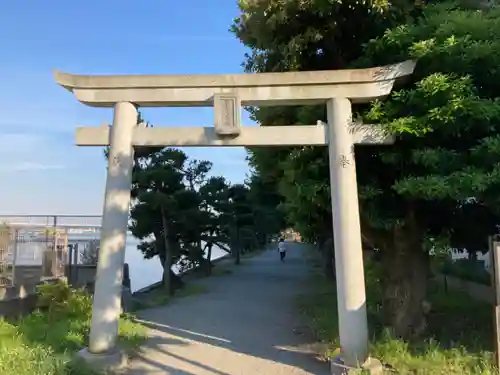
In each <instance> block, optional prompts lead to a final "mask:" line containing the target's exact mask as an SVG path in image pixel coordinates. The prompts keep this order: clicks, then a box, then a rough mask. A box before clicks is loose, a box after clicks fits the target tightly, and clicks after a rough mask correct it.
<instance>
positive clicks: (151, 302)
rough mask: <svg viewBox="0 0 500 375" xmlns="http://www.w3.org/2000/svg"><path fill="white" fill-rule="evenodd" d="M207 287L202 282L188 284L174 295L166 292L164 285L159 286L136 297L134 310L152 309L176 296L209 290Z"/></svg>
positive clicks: (187, 295) (182, 296)
mask: <svg viewBox="0 0 500 375" xmlns="http://www.w3.org/2000/svg"><path fill="white" fill-rule="evenodd" d="M207 290H208V289H207V287H206V286H204V285H201V284H200V283H191V284H186V285H185V286H184V287H183V288H182V289H179V290H177V291H176V292H175V294H174V295H173V296H169V295H168V294H167V293H165V290H164V289H163V286H158V287H156V288H154V289H151V290H150V291H148V292H145V293H143V294H141V295H140V296H137V297H135V299H134V301H133V306H132V310H133V311H138V310H143V309H151V308H154V307H159V306H165V305H167V304H168V303H170V302H171V301H172V300H174V299H176V298H184V297H189V296H193V295H198V294H202V293H206V292H207Z"/></svg>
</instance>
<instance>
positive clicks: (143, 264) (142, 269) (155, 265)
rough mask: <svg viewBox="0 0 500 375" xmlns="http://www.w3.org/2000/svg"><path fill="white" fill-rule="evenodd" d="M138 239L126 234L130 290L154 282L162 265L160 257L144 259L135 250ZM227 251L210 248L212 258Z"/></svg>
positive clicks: (161, 269)
mask: <svg viewBox="0 0 500 375" xmlns="http://www.w3.org/2000/svg"><path fill="white" fill-rule="evenodd" d="M138 244H139V240H138V239H137V238H135V237H134V236H132V235H130V234H129V235H128V236H127V249H126V250H125V262H127V263H128V264H129V269H130V279H131V281H132V291H133V292H134V291H136V290H139V289H142V288H145V287H147V286H148V285H151V284H154V283H156V282H158V281H160V280H161V278H162V274H163V267H162V266H161V263H160V259H159V258H158V257H155V258H153V259H144V256H143V255H142V252H140V251H139V250H137V245H138ZM226 254H227V253H226V252H225V251H223V250H221V249H220V248H218V247H216V246H214V247H213V248H212V257H211V258H212V260H215V259H218V258H220V257H222V256H224V255H226Z"/></svg>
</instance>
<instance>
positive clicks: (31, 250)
mask: <svg viewBox="0 0 500 375" xmlns="http://www.w3.org/2000/svg"><path fill="white" fill-rule="evenodd" d="M98 238H99V233H98V232H94V233H89V232H85V233H70V234H69V236H68V242H69V243H72V242H73V243H74V242H83V243H84V242H86V241H89V240H92V239H98ZM139 242H140V241H139V240H138V239H137V238H135V237H134V236H132V234H130V233H129V234H128V235H127V242H126V249H125V262H127V263H128V264H129V270H130V278H131V281H132V291H133V292H134V291H136V290H139V289H142V288H144V287H147V286H149V285H151V284H154V283H156V282H158V281H160V280H161V278H162V274H163V268H162V265H161V263H160V259H159V258H158V257H154V258H152V259H147V260H146V259H144V256H143V254H142V252H141V251H139V250H138V249H137V245H138V244H139ZM44 248H45V245H44V244H43V243H40V242H38V243H37V242H36V241H30V240H29V239H28V240H26V241H23V242H21V243H18V245H17V249H18V250H17V259H16V264H23V265H40V266H41V264H42V254H43V250H44ZM12 250H13V249H12V246H9V253H8V255H7V259H8V260H7V262H9V263H11V262H12V261H13V251H12ZM226 254H227V253H226V252H225V251H223V250H221V249H220V248H219V247H216V246H214V247H213V248H212V257H211V258H212V260H214V259H218V258H220V257H222V256H224V255H226ZM172 270H173V271H174V272H175V271H176V267H175V265H174V266H173V267H172Z"/></svg>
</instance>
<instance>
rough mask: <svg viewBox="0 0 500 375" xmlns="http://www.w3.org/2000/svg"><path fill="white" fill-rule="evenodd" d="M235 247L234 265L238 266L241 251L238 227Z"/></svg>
mask: <svg viewBox="0 0 500 375" xmlns="http://www.w3.org/2000/svg"><path fill="white" fill-rule="evenodd" d="M235 246H236V249H235V250H236V257H235V260H234V264H240V263H241V250H240V230H239V228H238V227H236V241H235Z"/></svg>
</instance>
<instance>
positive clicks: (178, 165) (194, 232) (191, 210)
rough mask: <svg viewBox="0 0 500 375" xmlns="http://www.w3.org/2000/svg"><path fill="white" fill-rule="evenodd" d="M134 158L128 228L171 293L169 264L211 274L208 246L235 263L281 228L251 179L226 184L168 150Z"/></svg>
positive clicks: (173, 280) (141, 151) (142, 151)
mask: <svg viewBox="0 0 500 375" xmlns="http://www.w3.org/2000/svg"><path fill="white" fill-rule="evenodd" d="M138 122H139V123H140V122H141V119H140V118H139V119H138ZM134 159H135V160H134V167H133V174H132V179H133V185H132V197H133V204H132V208H131V213H130V218H131V225H130V230H131V232H132V234H133V235H134V236H135V237H137V238H139V239H140V240H141V243H140V245H139V246H138V247H139V249H140V250H141V251H142V252H143V253H144V256H145V257H146V258H152V257H155V256H158V257H159V258H160V261H161V264H162V265H163V268H164V278H163V280H164V283H165V288H166V289H167V290H168V291H169V292H170V293H172V292H173V291H174V289H175V288H176V287H179V286H181V285H182V282H181V281H180V280H179V278H178V277H177V276H176V275H175V274H174V272H173V271H172V269H171V267H172V265H174V264H178V265H179V264H184V265H185V266H188V267H192V266H199V265H203V266H206V270H207V273H210V270H211V264H210V259H211V258H210V257H211V251H212V248H213V246H217V247H219V248H220V249H223V250H225V251H227V252H230V253H232V254H233V255H234V257H235V261H236V263H239V262H240V255H241V253H243V252H245V251H250V250H253V249H257V248H260V247H262V246H264V244H265V243H266V242H267V241H268V240H269V238H270V236H271V235H273V234H275V233H278V232H279V231H280V229H281V221H280V220H279V215H278V214H277V213H276V212H273V211H272V209H273V208H275V205H274V207H273V206H272V204H273V202H272V201H271V202H269V201H268V200H266V195H265V194H261V192H262V184H261V183H260V181H259V179H258V178H256V177H251V178H250V179H249V181H248V182H247V183H245V184H235V185H231V184H230V183H229V182H228V181H226V180H225V179H224V178H223V177H214V176H210V170H211V168H212V163H211V162H209V161H199V160H194V159H189V158H188V156H187V155H186V154H185V153H184V152H183V151H181V150H179V149H173V148H138V149H137V150H136V152H135V156H134ZM270 204H271V206H270Z"/></svg>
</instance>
